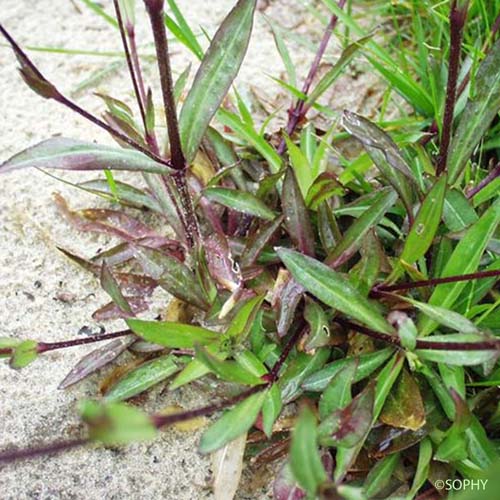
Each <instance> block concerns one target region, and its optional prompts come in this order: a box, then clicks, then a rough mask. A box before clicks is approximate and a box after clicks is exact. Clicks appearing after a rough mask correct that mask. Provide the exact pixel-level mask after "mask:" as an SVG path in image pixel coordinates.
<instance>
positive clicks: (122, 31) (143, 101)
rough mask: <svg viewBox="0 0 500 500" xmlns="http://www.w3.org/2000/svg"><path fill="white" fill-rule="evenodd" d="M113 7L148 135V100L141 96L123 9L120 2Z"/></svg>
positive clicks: (114, 1)
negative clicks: (128, 41)
mask: <svg viewBox="0 0 500 500" xmlns="http://www.w3.org/2000/svg"><path fill="white" fill-rule="evenodd" d="M113 5H114V7H115V13H116V20H117V21H118V27H119V28H120V36H121V39H122V45H123V50H124V51H125V58H126V60H127V67H128V72H129V75H130V79H131V80H132V86H133V87H134V93H135V98H136V100H137V105H138V107H139V112H140V114H141V119H142V123H143V125H144V131H145V133H146V134H147V133H148V132H149V131H148V129H147V122H146V109H145V105H146V98H145V96H144V95H142V94H141V91H140V89H139V84H138V82H137V77H136V73H135V68H134V65H133V63H132V57H131V55H130V50H129V46H128V43H127V35H126V31H125V26H124V23H123V18H122V13H121V9H120V5H119V3H118V0H113ZM132 29H133V28H132Z"/></svg>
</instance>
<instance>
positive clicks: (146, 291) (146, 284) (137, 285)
mask: <svg viewBox="0 0 500 500" xmlns="http://www.w3.org/2000/svg"><path fill="white" fill-rule="evenodd" d="M58 250H59V251H60V252H62V253H63V254H64V255H65V256H66V257H68V258H69V259H70V260H72V261H73V262H75V263H76V264H78V265H79V266H80V267H82V268H83V269H85V270H86V271H89V272H91V273H92V274H93V275H94V276H99V274H100V272H101V267H100V266H98V265H97V264H94V263H92V262H89V261H88V260H85V259H83V258H82V257H79V256H78V255H75V254H73V253H71V252H70V251H69V250H65V249H64V248H60V247H58ZM115 278H116V279H117V281H118V282H119V283H120V286H121V287H122V291H123V293H124V294H128V295H151V294H152V293H153V291H154V289H155V288H156V287H157V286H158V283H157V282H156V281H155V280H154V279H152V278H150V277H149V276H144V275H141V274H132V273H116V274H115Z"/></svg>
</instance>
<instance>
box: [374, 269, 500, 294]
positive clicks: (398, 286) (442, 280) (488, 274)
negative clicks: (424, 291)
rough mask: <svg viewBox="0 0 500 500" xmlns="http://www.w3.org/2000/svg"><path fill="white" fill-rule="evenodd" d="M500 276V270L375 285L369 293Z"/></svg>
mask: <svg viewBox="0 0 500 500" xmlns="http://www.w3.org/2000/svg"><path fill="white" fill-rule="evenodd" d="M497 276H500V270H498V269H493V270H491V271H480V272H477V273H470V274H460V275H458V276H446V277H444V278H432V279H429V280H421V281H413V282H412V283H398V284H395V285H376V286H374V287H373V289H372V291H371V293H372V295H376V294H377V293H378V292H394V291H396V290H411V289H413V288H422V287H425V286H434V285H440V284H442V283H456V282H458V281H472V280H478V279H484V278H495V277H497Z"/></svg>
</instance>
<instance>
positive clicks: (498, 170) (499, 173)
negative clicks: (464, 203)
mask: <svg viewBox="0 0 500 500" xmlns="http://www.w3.org/2000/svg"><path fill="white" fill-rule="evenodd" d="M497 177H500V162H498V163H497V164H496V166H495V168H494V169H493V170H492V171H491V172H490V173H489V174H488V175H487V176H486V177H485V178H484V179H483V180H482V181H481V182H480V183H479V184H478V185H477V186H474V187H473V188H472V189H469V191H467V193H466V194H465V197H466V198H467V199H468V200H470V199H471V198H473V197H474V196H476V194H477V193H479V191H481V190H482V189H484V188H485V187H486V186H487V185H488V184H490V183H491V182H493V181H494V180H495V179H496V178H497Z"/></svg>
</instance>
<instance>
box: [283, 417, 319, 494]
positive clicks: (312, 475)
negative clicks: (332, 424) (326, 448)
mask: <svg viewBox="0 0 500 500" xmlns="http://www.w3.org/2000/svg"><path fill="white" fill-rule="evenodd" d="M290 469H291V470H292V473H293V475H294V476H295V479H296V480H297V482H298V483H299V485H300V486H301V487H302V488H304V490H305V491H306V492H307V493H308V494H309V495H310V496H311V498H314V497H315V494H316V491H317V489H318V487H319V485H320V484H321V483H323V482H324V481H326V479H327V477H326V472H325V468H324V466H323V462H322V461H321V455H320V453H319V448H318V427H317V423H316V417H315V416H314V414H313V413H312V411H311V410H310V409H309V408H307V407H305V408H304V409H303V410H302V412H301V414H300V416H299V419H298V421H297V424H296V425H295V429H294V430H293V434H292V443H291V446H290Z"/></svg>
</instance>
